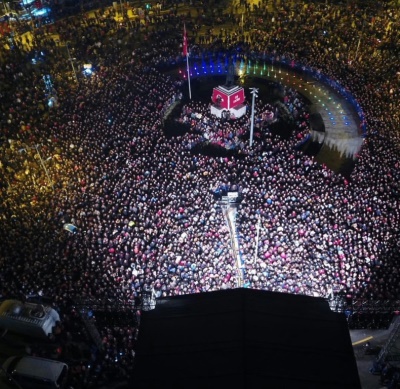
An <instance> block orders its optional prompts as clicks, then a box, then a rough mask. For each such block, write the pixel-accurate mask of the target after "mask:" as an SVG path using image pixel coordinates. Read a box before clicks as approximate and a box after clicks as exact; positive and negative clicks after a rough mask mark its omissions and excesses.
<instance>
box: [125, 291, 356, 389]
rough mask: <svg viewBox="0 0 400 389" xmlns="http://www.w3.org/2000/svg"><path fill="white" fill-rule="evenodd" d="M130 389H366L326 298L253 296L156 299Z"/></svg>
mask: <svg viewBox="0 0 400 389" xmlns="http://www.w3.org/2000/svg"><path fill="white" fill-rule="evenodd" d="M134 377H135V379H134V382H132V386H131V387H132V388H205V389H206V388H229V389H232V388H273V389H277V388H295V389H299V388H307V389H313V388H319V389H321V388H324V389H328V388H338V389H339V388H340V389H344V388H360V387H361V386H360V381H359V378H358V373H357V366H356V362H355V358H354V354H353V349H352V345H351V340H350V335H349V330H348V328H347V323H346V320H345V317H344V316H342V315H340V314H337V313H334V312H332V311H331V310H330V308H329V305H328V303H327V302H326V301H325V300H324V299H322V298H314V297H306V296H295V295H289V294H281V293H272V292H265V291H259V290H250V289H233V290H226V291H218V292H210V293H201V294H193V295H185V296H177V297H170V298H164V299H161V300H157V306H156V309H155V310H153V311H149V312H143V314H142V320H141V326H140V333H139V339H138V345H137V352H136V359H135V374H134Z"/></svg>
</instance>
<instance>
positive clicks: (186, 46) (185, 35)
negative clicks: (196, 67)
mask: <svg viewBox="0 0 400 389" xmlns="http://www.w3.org/2000/svg"><path fill="white" fill-rule="evenodd" d="M182 49H183V55H186V71H187V77H188V86H189V99H190V100H192V89H191V87H190V68H189V50H188V42H187V34H186V24H185V23H183V46H182Z"/></svg>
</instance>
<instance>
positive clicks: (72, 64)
mask: <svg viewBox="0 0 400 389" xmlns="http://www.w3.org/2000/svg"><path fill="white" fill-rule="evenodd" d="M65 46H66V47H67V52H68V61H69V62H70V63H71V66H72V71H73V72H74V77H75V81H76V83H77V84H78V83H79V81H78V76H77V75H76V70H75V66H74V59H73V58H71V53H70V51H69V47H68V43H66V44H65Z"/></svg>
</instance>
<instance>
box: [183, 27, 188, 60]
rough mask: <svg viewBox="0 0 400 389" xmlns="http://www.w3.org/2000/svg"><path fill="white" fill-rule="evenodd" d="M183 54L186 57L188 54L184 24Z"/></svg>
mask: <svg viewBox="0 0 400 389" xmlns="http://www.w3.org/2000/svg"><path fill="white" fill-rule="evenodd" d="M182 51H183V56H184V57H186V56H187V55H188V44H187V35H186V25H183V45H182Z"/></svg>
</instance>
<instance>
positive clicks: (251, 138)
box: [250, 88, 258, 147]
mask: <svg viewBox="0 0 400 389" xmlns="http://www.w3.org/2000/svg"><path fill="white" fill-rule="evenodd" d="M250 93H251V94H252V95H253V99H252V104H251V122H250V147H252V146H253V134H254V103H255V101H256V97H258V88H250Z"/></svg>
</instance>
